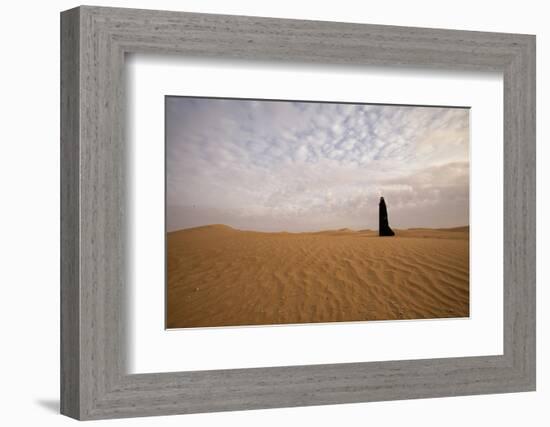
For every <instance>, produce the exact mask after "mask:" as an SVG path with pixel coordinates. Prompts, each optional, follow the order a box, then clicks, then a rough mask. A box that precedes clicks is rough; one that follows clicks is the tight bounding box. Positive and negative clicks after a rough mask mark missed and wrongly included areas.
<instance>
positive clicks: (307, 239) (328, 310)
mask: <svg viewBox="0 0 550 427" xmlns="http://www.w3.org/2000/svg"><path fill="white" fill-rule="evenodd" d="M393 231H394V232H395V236H393V237H391V238H379V237H378V231H372V230H360V231H353V230H350V229H346V228H344V229H339V230H328V231H319V232H304V233H287V232H276V233H264V232H256V231H241V230H236V229H233V228H231V227H229V226H226V225H208V226H203V227H196V228H189V229H184V230H179V231H174V232H170V233H168V234H167V273H168V277H167V282H168V283H167V327H168V328H186V327H211V326H239V325H265V324H289V323H314V322H336V321H365V320H395V319H427V318H449V317H467V316H469V227H468V226H465V227H456V228H449V229H429V228H415V229H407V230H399V229H394V230H393Z"/></svg>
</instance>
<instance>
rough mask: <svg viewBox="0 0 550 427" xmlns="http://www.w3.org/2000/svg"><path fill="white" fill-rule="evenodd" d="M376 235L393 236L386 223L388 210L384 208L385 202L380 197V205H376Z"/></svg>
mask: <svg viewBox="0 0 550 427" xmlns="http://www.w3.org/2000/svg"><path fill="white" fill-rule="evenodd" d="M378 235H379V236H393V235H395V233H394V232H393V230H392V229H391V228H390V225H389V223H388V209H387V208H386V202H385V201H384V198H383V197H380V204H379V205H378Z"/></svg>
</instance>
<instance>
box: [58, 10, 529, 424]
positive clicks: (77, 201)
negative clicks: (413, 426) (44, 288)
mask: <svg viewBox="0 0 550 427" xmlns="http://www.w3.org/2000/svg"><path fill="white" fill-rule="evenodd" d="M61 38H62V67H61V69H62V73H61V79H62V93H61V117H62V132H61V134H62V138H61V160H62V174H61V181H62V182H61V188H62V201H61V203H62V206H61V211H62V217H61V222H62V224H61V229H62V238H61V240H62V245H61V246H62V268H61V274H62V284H61V286H62V294H61V298H62V301H61V310H62V331H61V333H62V344H61V352H62V360H61V362H62V370H61V371H62V377H61V389H62V390H61V402H62V406H61V407H62V413H64V414H66V415H69V416H71V417H74V418H78V419H100V418H116V417H130V416H149V415H163V414H181V413H193V412H211V411H226V410H242V409H256V408H273V407H282V406H301V405H321V404H335V403H347V402H363V401H378V400H390V399H410V398H422V397H436V396H456V395H465V394H482V393H502V392H515V391H528V390H534V388H535V38H534V36H529V35H518V34H497V33H483V32H470V31H451V30H439V29H423V28H407V27H392V26H379V25H362V24H346V23H334V22H316V21H301V20H284V19H269V18H255V17H241V16H224V15H207V14H194V13H182V12H162V11H146V10H132V9H113V8H97V7H86V6H84V7H80V8H77V9H73V10H71V11H67V12H63V13H62V25H61ZM126 53H152V54H159V53H172V54H178V55H186V56H193V57H214V58H236V59H261V60H267V61H281V60H284V61H290V62H292V63H293V64H297V65H299V64H302V63H323V64H336V65H338V64H340V65H345V66H346V67H353V66H360V65H364V64H371V65H372V64H374V65H391V66H396V67H399V66H407V67H411V66H412V67H429V68H444V69H450V70H490V71H501V72H503V75H504V89H505V93H504V106H505V108H504V123H505V128H504V166H505V169H504V171H505V177H504V260H505V262H504V354H503V355H500V356H485V357H466V358H447V359H428V360H409V361H398V362H369V363H346V364H334V365H312V366H291V367H272V368H255V369H233V370H221V371H202V372H197V371H195V372H177V373H158V374H139V375H129V374H127V371H126V368H125V366H126V365H125V357H126V354H125V351H126V346H125V342H126V332H125V328H126V324H125V296H126V286H127V281H128V277H129V272H128V271H127V270H128V266H127V264H126V259H127V257H126V251H127V249H128V248H127V247H126V245H127V242H128V234H127V231H126V227H127V224H126V222H125V211H126V200H127V199H126V197H127V194H126V170H127V165H126V164H125V162H126V144H125V139H124V121H125V112H124V103H125V82H124V55H125V54H126ZM159 286H162V283H161V282H159Z"/></svg>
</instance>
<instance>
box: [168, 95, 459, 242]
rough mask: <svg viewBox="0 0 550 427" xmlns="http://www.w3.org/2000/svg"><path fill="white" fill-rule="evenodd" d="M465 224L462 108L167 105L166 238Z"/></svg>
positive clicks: (177, 101) (180, 100) (220, 102)
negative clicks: (382, 209)
mask: <svg viewBox="0 0 550 427" xmlns="http://www.w3.org/2000/svg"><path fill="white" fill-rule="evenodd" d="M380 196H384V199H385V201H386V205H387V209H388V219H389V223H390V226H391V227H392V228H413V227H434V228H436V227H437V228H439V227H455V226H462V225H468V224H469V109H467V108H447V107H417V106H395V105H370V104H338V103H319V102H291V101H266V100H235V99H214V98H189V97H171V96H170V97H166V217H167V224H166V227H167V230H168V231H174V230H179V229H184V228H190V227H197V226H202V225H208V224H225V225H229V226H231V227H234V228H238V229H241V230H257V231H289V232H298V231H317V230H329V229H340V228H350V229H356V230H360V229H373V230H376V229H377V228H378V202H379V199H380Z"/></svg>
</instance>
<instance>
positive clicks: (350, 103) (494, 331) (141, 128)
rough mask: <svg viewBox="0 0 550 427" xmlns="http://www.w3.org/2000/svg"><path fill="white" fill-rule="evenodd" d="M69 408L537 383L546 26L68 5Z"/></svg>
mask: <svg viewBox="0 0 550 427" xmlns="http://www.w3.org/2000/svg"><path fill="white" fill-rule="evenodd" d="M61 92H62V93H61V166H62V173H61V190H62V194H61V250H62V253H61V412H62V413H63V414H65V415H68V416H70V417H73V418H76V419H81V420H85V419H104V418H118V417H137V416H151V415H167V414H185V413H196V412H214V411H229V410H245V409H259V408H274V407H290V406H305V405H324V404H338V403H351V402H367V401H380V400H394V399H412V398H424V397H438V396H459V395H468V394H484V393H505V392H520V391H531V390H535V371H536V366H535V365H536V363H535V248H536V244H535V243H536V242H535V37H534V36H531V35H522V34H504V33H485V32H469V31H455V30H442V29H424V28H408V27H393V26H379V25H365V24H349V23H336V22H316V21H300V20H285V19H272V18H258V17H243V16H224V15H210V14H196V13H183V12H166V11H148V10H133V9H116V8H104V7H88V6H82V7H79V8H76V9H71V10H68V11H65V12H62V14H61Z"/></svg>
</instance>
